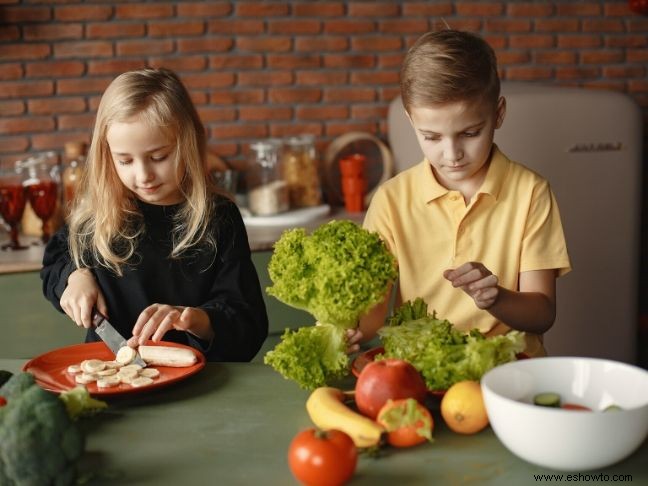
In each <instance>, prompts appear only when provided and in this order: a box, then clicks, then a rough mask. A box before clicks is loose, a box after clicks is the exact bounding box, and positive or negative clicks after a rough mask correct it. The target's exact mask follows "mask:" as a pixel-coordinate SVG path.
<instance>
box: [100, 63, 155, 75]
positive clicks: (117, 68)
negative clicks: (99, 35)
mask: <svg viewBox="0 0 648 486" xmlns="http://www.w3.org/2000/svg"><path fill="white" fill-rule="evenodd" d="M146 65H147V63H146V60H145V59H106V60H101V61H89V62H88V74H90V75H98V74H99V75H102V74H114V75H118V74H121V73H123V72H126V71H132V70H134V69H141V68H143V67H145V66H146Z"/></svg>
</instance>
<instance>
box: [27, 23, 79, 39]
mask: <svg viewBox="0 0 648 486" xmlns="http://www.w3.org/2000/svg"><path fill="white" fill-rule="evenodd" d="M82 37H83V25H81V24H70V23H68V24H28V25H25V26H23V38H24V39H25V40H28V41H33V40H60V39H81V38H82Z"/></svg>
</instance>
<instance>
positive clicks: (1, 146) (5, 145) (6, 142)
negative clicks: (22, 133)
mask: <svg viewBox="0 0 648 486" xmlns="http://www.w3.org/2000/svg"><path fill="white" fill-rule="evenodd" d="M28 148H29V139H28V138H27V137H0V153H1V152H25V151H26V150H27V149H28ZM25 155H27V154H25ZM23 158H24V157H23V156H22V155H16V156H13V155H6V156H3V157H2V159H0V167H7V168H8V167H13V164H14V162H15V161H16V160H20V159H23Z"/></svg>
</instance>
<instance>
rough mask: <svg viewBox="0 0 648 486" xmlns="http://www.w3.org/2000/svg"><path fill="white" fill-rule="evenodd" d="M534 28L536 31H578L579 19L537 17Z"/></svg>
mask: <svg viewBox="0 0 648 486" xmlns="http://www.w3.org/2000/svg"><path fill="white" fill-rule="evenodd" d="M535 30H536V31H538V32H561V33H564V32H579V31H580V20H578V19H538V20H536V21H535Z"/></svg>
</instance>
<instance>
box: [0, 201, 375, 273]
mask: <svg viewBox="0 0 648 486" xmlns="http://www.w3.org/2000/svg"><path fill="white" fill-rule="evenodd" d="M364 214H365V213H364V212H362V213H348V212H346V211H345V210H343V209H342V208H334V209H333V210H332V211H331V213H330V214H328V215H325V216H322V217H318V218H316V219H313V220H311V221H309V222H307V223H304V224H296V225H294V226H296V227H303V228H306V229H307V230H309V231H310V230H312V229H314V228H316V227H317V226H319V225H321V224H323V223H325V222H326V221H330V220H332V219H350V220H351V221H354V222H355V223H358V224H362V220H363V218H364ZM289 227H291V226H285V225H280V224H272V225H265V226H263V225H247V226H246V228H247V232H248V238H249V241H250V249H251V250H252V251H267V250H271V249H272V245H274V243H275V242H276V241H277V240H278V239H279V237H280V236H281V233H283V231H284V230H286V229H288V228H289ZM7 241H8V235H7V233H6V231H1V232H0V243H1V244H4V243H6V242H7ZM19 241H20V243H21V244H23V245H26V246H29V248H28V249H26V250H18V251H0V274H4V273H19V272H32V271H37V270H40V268H41V265H42V261H43V250H44V246H43V245H42V244H40V240H39V238H37V237H32V236H25V235H20V238H19Z"/></svg>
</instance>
